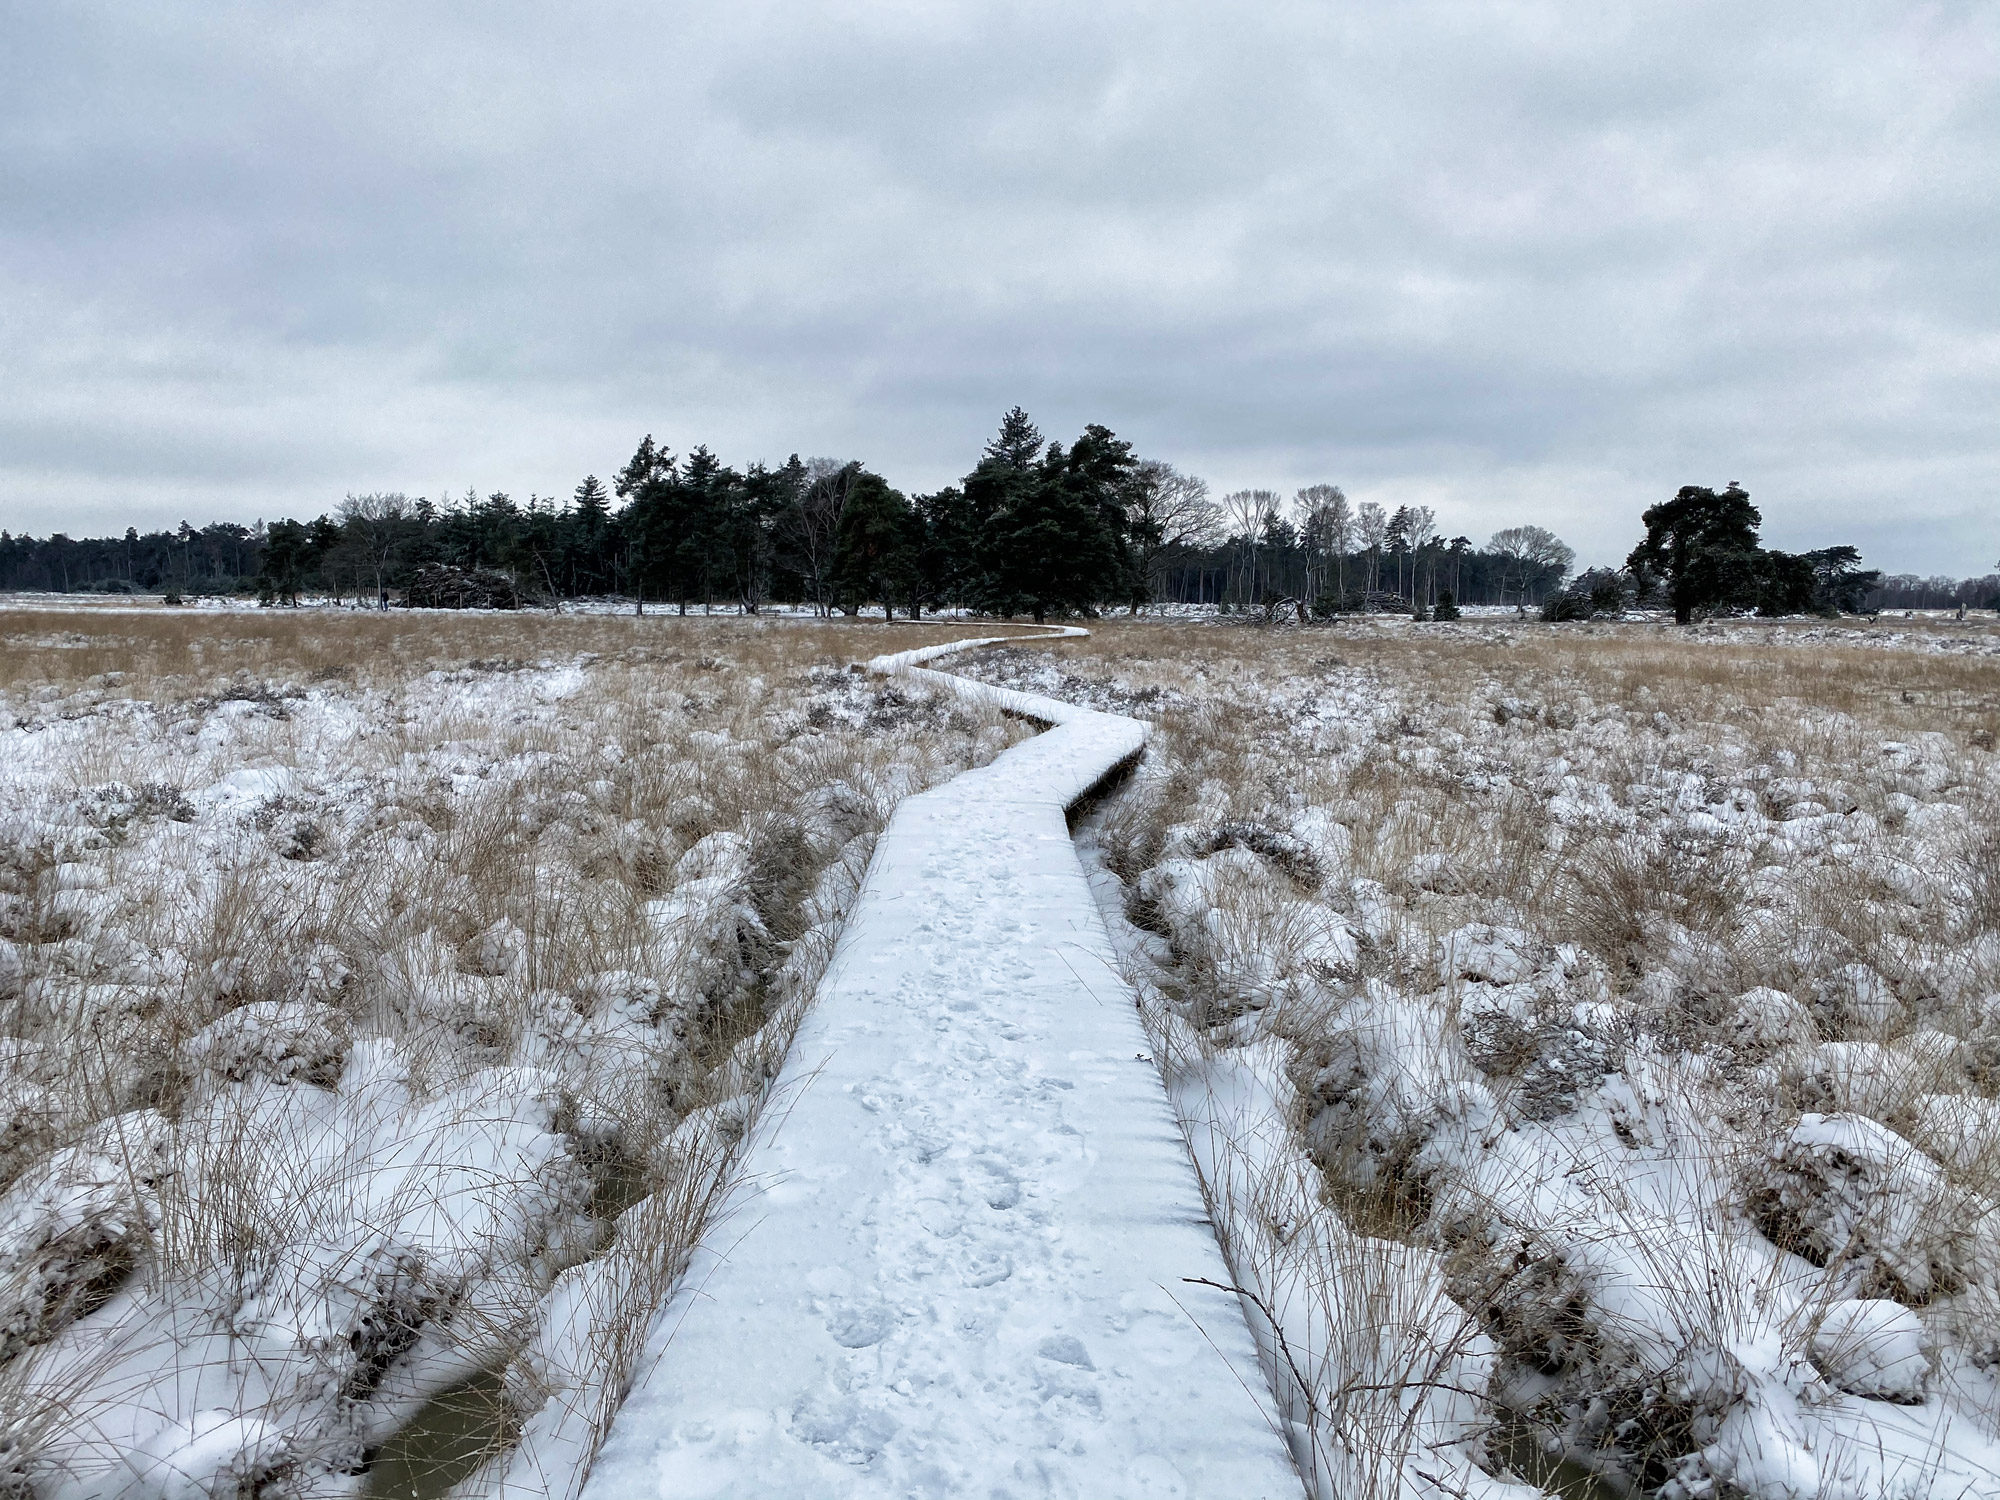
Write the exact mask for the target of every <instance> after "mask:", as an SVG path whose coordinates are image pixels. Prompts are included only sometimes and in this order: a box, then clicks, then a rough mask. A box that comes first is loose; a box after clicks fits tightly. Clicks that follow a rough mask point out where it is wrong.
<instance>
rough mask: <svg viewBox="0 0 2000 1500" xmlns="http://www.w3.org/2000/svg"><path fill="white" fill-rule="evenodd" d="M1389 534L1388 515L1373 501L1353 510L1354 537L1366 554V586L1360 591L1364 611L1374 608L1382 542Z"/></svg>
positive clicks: (1378, 581)
mask: <svg viewBox="0 0 2000 1500" xmlns="http://www.w3.org/2000/svg"><path fill="white" fill-rule="evenodd" d="M1388 534H1389V513H1388V512H1387V511H1385V510H1384V509H1382V507H1381V506H1379V505H1377V504H1376V503H1375V502H1374V501H1373V500H1363V501H1362V502H1361V503H1360V504H1359V505H1357V506H1356V507H1355V508H1354V535H1355V540H1356V541H1357V542H1359V544H1360V546H1361V550H1362V551H1363V552H1366V553H1367V554H1368V584H1367V586H1366V587H1365V588H1364V589H1363V590H1362V591H1361V602H1362V607H1363V608H1364V609H1373V608H1374V607H1375V592H1376V587H1377V585H1379V584H1380V583H1381V581H1382V541H1383V539H1384V538H1385V537H1386V536H1388Z"/></svg>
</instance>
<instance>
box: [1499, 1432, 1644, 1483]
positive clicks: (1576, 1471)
mask: <svg viewBox="0 0 2000 1500" xmlns="http://www.w3.org/2000/svg"><path fill="white" fill-rule="evenodd" d="M1495 1437H1496V1438H1497V1439H1498V1441H1497V1442H1496V1443H1495V1444H1494V1447H1495V1449H1496V1451H1497V1452H1498V1453H1499V1455H1500V1457H1501V1458H1502V1459H1503V1460H1505V1461H1506V1464H1507V1466H1508V1467H1509V1468H1510V1469H1512V1470H1513V1471H1514V1472H1515V1473H1516V1474H1518V1475H1520V1476H1521V1478H1523V1479H1525V1480H1527V1481H1528V1482H1529V1483H1530V1484H1533V1485H1537V1486H1539V1487H1540V1488H1541V1489H1543V1490H1545V1491H1547V1492H1548V1493H1549V1494H1551V1495H1554V1496H1557V1497H1559V1500H1630V1496H1631V1495H1633V1494H1634V1493H1635V1492H1634V1491H1632V1490H1630V1489H1627V1488H1625V1487H1624V1486H1621V1485H1617V1484H1613V1483H1612V1482H1611V1481H1610V1480H1608V1479H1606V1478H1605V1477H1604V1476H1603V1475H1602V1474H1599V1473H1598V1472H1597V1471H1596V1470H1594V1469H1591V1468H1588V1467H1586V1466H1585V1465H1583V1464H1580V1463H1578V1462H1577V1461H1576V1460H1575V1459H1573V1458H1570V1457H1568V1456H1566V1455H1564V1454H1562V1453H1551V1452H1549V1451H1548V1449H1547V1448H1546V1447H1545V1446H1544V1444H1543V1441H1542V1434H1541V1433H1540V1431H1538V1430H1537V1429H1536V1428H1535V1426H1534V1425H1533V1424H1532V1423H1530V1422H1526V1421H1521V1420H1515V1421H1511V1422H1507V1423H1505V1424H1503V1425H1502V1426H1501V1428H1500V1430H1499V1431H1498V1432H1497V1433H1496V1434H1495Z"/></svg>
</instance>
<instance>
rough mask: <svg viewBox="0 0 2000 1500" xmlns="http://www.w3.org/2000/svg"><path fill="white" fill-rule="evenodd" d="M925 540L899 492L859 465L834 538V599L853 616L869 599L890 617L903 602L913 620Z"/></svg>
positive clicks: (907, 503) (877, 475)
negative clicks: (921, 551)
mask: <svg viewBox="0 0 2000 1500" xmlns="http://www.w3.org/2000/svg"><path fill="white" fill-rule="evenodd" d="M922 541H923V529H922V524H921V523H920V522H919V521H918V519H917V514H916V511H915V510H914V509H912V508H911V505H910V502H909V501H908V500H907V499H906V498H905V497H904V496H903V494H902V493H901V491H898V490H892V489H890V488H889V485H888V483H887V481H885V480H884V479H883V478H882V476H881V475H879V474H871V473H869V472H868V471H867V470H866V469H858V470H857V471H856V473H855V475H854V477H853V480H852V481H851V482H850V483H849V485H848V488H847V505H846V507H845V508H844V509H843V510H842V511H841V514H840V529H839V532H838V533H837V534H836V537H835V540H834V550H833V576H832V585H833V595H834V600H835V602H836V603H837V604H838V605H839V606H840V608H841V609H843V610H845V611H846V612H847V613H849V614H853V613H854V612H855V611H857V610H859V609H860V608H861V607H862V606H863V605H864V604H866V603H868V601H870V600H871V599H874V600H880V601H881V603H882V608H883V612H884V613H885V614H887V615H888V616H889V618H891V619H894V618H895V616H896V609H897V607H898V606H899V605H900V606H901V607H902V608H904V609H905V610H906V611H908V613H909V615H910V617H911V618H912V619H915V618H916V616H917V611H918V606H917V594H918V590H919V586H920V582H921V574H920V569H919V566H918V554H919V550H920V548H921V546H922Z"/></svg>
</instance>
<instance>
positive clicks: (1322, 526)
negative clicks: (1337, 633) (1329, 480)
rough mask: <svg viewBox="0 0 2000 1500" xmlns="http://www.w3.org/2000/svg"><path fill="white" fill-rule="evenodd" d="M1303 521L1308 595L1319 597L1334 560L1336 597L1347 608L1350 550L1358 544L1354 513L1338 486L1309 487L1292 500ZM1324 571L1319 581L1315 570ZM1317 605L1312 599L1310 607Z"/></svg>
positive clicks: (1300, 520) (1302, 539)
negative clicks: (1330, 561)
mask: <svg viewBox="0 0 2000 1500" xmlns="http://www.w3.org/2000/svg"><path fill="white" fill-rule="evenodd" d="M1292 504H1293V506H1294V508H1295V509H1296V510H1297V512H1298V517H1299V539H1300V541H1301V542H1302V543H1303V544H1304V546H1305V548H1306V556H1307V559H1308V562H1307V571H1306V577H1307V585H1306V592H1307V594H1308V595H1313V596H1316V595H1317V592H1318V590H1319V588H1320V586H1321V585H1322V584H1323V583H1324V581H1325V576H1326V575H1325V568H1326V560H1327V559H1328V558H1332V559H1333V565H1334V568H1335V570H1336V573H1337V575H1338V581H1337V582H1336V583H1335V585H1334V597H1335V599H1337V600H1340V601H1341V602H1342V603H1343V604H1344V603H1345V601H1346V597H1347V549H1348V547H1349V546H1350V545H1352V543H1353V540H1354V510H1353V507H1352V506H1350V505H1349V504H1348V503H1347V496H1346V494H1345V493H1344V492H1343V491H1342V490H1341V488H1340V486H1339V485H1337V484H1309V485H1307V486H1306V487H1305V488H1303V489H1301V490H1300V491H1299V492H1298V493H1297V494H1296V495H1294V496H1292ZM1315 565H1316V566H1317V567H1318V568H1319V569H1320V573H1319V577H1318V579H1317V580H1315V579H1314V577H1313V572H1312V570H1313V567H1314V566H1315ZM1312 602H1313V599H1312V598H1308V599H1307V600H1306V603H1307V605H1308V607H1310V606H1311V604H1312Z"/></svg>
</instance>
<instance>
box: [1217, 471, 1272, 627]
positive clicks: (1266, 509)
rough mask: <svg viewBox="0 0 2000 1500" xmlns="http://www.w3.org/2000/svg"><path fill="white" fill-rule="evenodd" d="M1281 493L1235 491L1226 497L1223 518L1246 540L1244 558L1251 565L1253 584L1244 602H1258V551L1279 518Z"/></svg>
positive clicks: (1223, 505)
mask: <svg viewBox="0 0 2000 1500" xmlns="http://www.w3.org/2000/svg"><path fill="white" fill-rule="evenodd" d="M1278 505H1279V501H1278V492H1277V491H1276V490H1232V491H1230V492H1229V493H1228V494H1226V495H1224V496H1223V497H1222V510H1223V514H1224V515H1225V516H1227V517H1228V519H1229V526H1230V529H1231V530H1232V531H1233V532H1235V533H1237V534H1239V535H1240V536H1242V538H1243V549H1244V555H1245V557H1246V558H1247V559H1248V561H1249V564H1250V582H1249V585H1248V587H1247V588H1246V590H1245V592H1244V597H1243V602H1244V603H1245V604H1255V603H1256V602H1257V548H1258V545H1259V543H1260V542H1261V541H1262V539H1263V536H1264V528H1265V527H1266V526H1268V525H1269V524H1270V523H1271V521H1272V520H1273V519H1275V518H1276V516H1277V514H1278Z"/></svg>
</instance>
